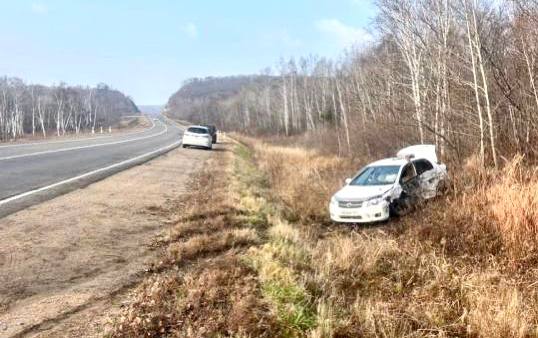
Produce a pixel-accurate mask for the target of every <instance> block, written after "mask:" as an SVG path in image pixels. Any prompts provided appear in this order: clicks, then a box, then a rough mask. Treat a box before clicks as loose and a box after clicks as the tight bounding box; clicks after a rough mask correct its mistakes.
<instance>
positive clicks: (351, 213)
mask: <svg viewBox="0 0 538 338" xmlns="http://www.w3.org/2000/svg"><path fill="white" fill-rule="evenodd" d="M358 215H359V212H358V211H355V210H345V211H342V216H358Z"/></svg>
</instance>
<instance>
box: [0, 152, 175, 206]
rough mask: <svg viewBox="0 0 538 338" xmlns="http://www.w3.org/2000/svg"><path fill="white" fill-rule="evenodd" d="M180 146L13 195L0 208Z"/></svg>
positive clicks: (3, 201)
mask: <svg viewBox="0 0 538 338" xmlns="http://www.w3.org/2000/svg"><path fill="white" fill-rule="evenodd" d="M180 144H181V141H176V142H174V143H172V144H169V145H167V146H164V147H162V148H159V149H157V150H153V151H150V152H149V153H145V154H142V155H138V156H136V157H133V158H130V159H128V160H125V161H121V162H118V163H115V164H112V165H109V166H107V167H103V168H99V169H96V170H92V171H89V172H87V173H84V174H81V175H78V176H75V177H71V178H68V179H66V180H63V181H60V182H56V183H53V184H51V185H47V186H45V187H41V188H37V189H34V190H30V191H27V192H24V193H21V194H18V195H15V196H11V197H8V198H6V199H3V200H0V206H1V205H4V204H7V203H10V202H13V201H16V200H18V199H21V198H24V197H28V196H31V195H33V194H36V193H39V192H42V191H46V190H49V189H52V188H56V187H59V186H61V185H64V184H67V183H71V182H75V181H77V180H80V179H82V178H85V177H89V176H92V175H95V174H97V173H100V172H103V171H107V170H110V169H114V168H117V167H121V166H123V165H126V164H129V163H132V162H135V161H138V160H140V159H142V158H144V157H149V156H151V155H154V154H156V153H159V152H162V151H165V150H168V149H173V148H174V147H176V146H178V145H180Z"/></svg>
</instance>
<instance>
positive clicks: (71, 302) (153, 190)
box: [0, 149, 211, 337]
mask: <svg viewBox="0 0 538 338" xmlns="http://www.w3.org/2000/svg"><path fill="white" fill-rule="evenodd" d="M210 154H211V153H210V152H206V151H198V150H194V149H178V150H174V151H172V152H170V153H168V154H167V155H165V156H163V157H160V158H158V159H156V160H154V161H151V162H148V163H147V164H145V165H141V166H138V167H135V168H132V169H130V170H127V171H125V172H122V173H120V174H117V175H114V176H112V177H110V178H108V179H105V180H103V181H101V182H98V183H96V184H93V185H90V186H89V187H87V188H85V189H82V190H78V191H74V192H71V193H69V194H66V195H63V196H60V197H58V198H56V199H54V200H51V201H48V202H45V203H43V204H40V205H37V206H34V207H31V208H28V209H25V210H23V211H21V212H18V213H16V214H13V215H11V216H8V217H6V218H3V219H1V220H0V238H1V245H0V337H4V336H14V335H17V334H21V333H25V332H26V333H36V332H38V331H40V330H47V329H49V328H50V327H52V326H56V325H58V324H59V322H60V321H61V320H63V319H65V318H66V317H72V316H73V314H75V313H77V312H78V311H81V310H84V311H86V312H87V313H88V314H89V315H87V316H85V317H83V318H81V319H83V320H84V321H85V322H87V324H88V325H89V326H92V325H94V326H95V322H96V321H97V322H98V319H97V318H93V319H94V320H90V319H89V318H90V317H91V313H92V309H93V313H94V314H95V315H96V316H98V317H99V318H101V317H102V313H101V312H102V308H100V307H99V306H97V305H98V304H99V303H102V304H103V305H106V306H105V307H108V305H110V304H107V302H108V303H109V302H111V301H112V300H111V299H110V295H114V294H117V293H122V292H125V290H126V288H128V287H129V286H132V285H134V283H136V282H137V281H139V280H140V279H141V276H142V275H143V274H144V270H145V269H146V267H147V265H148V263H149V262H152V261H153V260H154V259H155V257H156V256H157V254H158V250H156V249H155V247H152V246H151V244H152V240H153V239H154V237H155V236H156V235H157V234H158V233H160V232H162V231H163V230H164V229H166V227H168V226H170V224H172V221H173V219H174V218H177V217H179V216H177V215H176V212H177V210H178V209H177V206H178V205H179V204H181V197H180V196H182V195H183V194H184V193H185V192H186V182H187V181H188V180H189V179H190V177H191V176H192V175H193V173H195V172H196V171H198V170H199V169H200V168H201V167H202V164H203V163H204V161H205V160H206V159H207V158H208V157H209V156H210ZM96 306H97V307H96ZM111 311H112V310H111ZM92 323H93V324H92ZM75 327H84V325H83V324H81V323H78V324H77V325H75ZM68 332H70V331H69V330H68V329H66V331H64V333H65V335H67V336H70V334H68ZM86 332H87V333H88V331H86ZM44 334H45V335H47V334H46V331H45V332H44ZM88 334H89V333H88ZM54 335H55V336H57V335H59V334H54ZM85 335H87V334H85Z"/></svg>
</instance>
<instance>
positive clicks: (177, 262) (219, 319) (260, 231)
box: [109, 138, 538, 338]
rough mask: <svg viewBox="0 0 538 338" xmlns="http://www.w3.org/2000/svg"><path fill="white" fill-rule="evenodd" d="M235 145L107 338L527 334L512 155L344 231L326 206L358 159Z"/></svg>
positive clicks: (528, 218) (522, 202)
mask: <svg viewBox="0 0 538 338" xmlns="http://www.w3.org/2000/svg"><path fill="white" fill-rule="evenodd" d="M241 140H242V142H243V144H228V145H226V146H225V150H227V151H224V152H216V155H215V158H214V159H213V160H214V161H218V163H219V167H222V168H224V169H223V170H222V171H219V172H215V171H209V170H208V171H205V172H203V173H202V174H201V175H200V177H198V178H197V179H196V180H194V182H193V186H192V187H191V189H190V190H191V191H192V193H190V194H189V196H186V197H183V198H182V201H184V204H185V205H184V206H183V207H182V208H180V209H179V210H181V212H178V214H177V221H176V222H175V224H174V225H173V226H172V227H171V228H170V230H169V231H167V232H166V234H164V235H163V236H162V238H160V239H159V241H158V245H159V246H160V247H161V248H162V249H163V255H162V259H161V260H160V261H159V262H156V263H155V265H154V266H153V267H152V273H151V274H150V275H149V276H148V278H147V279H146V280H145V281H144V283H143V284H142V285H140V286H139V287H138V288H137V289H136V290H135V291H134V292H133V294H132V296H131V301H130V303H129V305H128V306H127V307H126V308H125V309H124V310H123V311H122V315H121V316H120V317H118V318H116V319H115V320H114V321H113V325H112V329H111V330H110V332H109V335H110V336H113V337H131V336H148V337H161V336H175V337H499V338H500V337H535V336H538V310H537V309H538V293H537V292H536V282H535V281H536V280H538V269H537V268H538V264H536V262H538V260H536V257H538V256H536V255H535V252H536V250H535V245H536V243H537V241H538V239H537V238H536V235H535V233H536V229H537V228H538V227H536V226H535V219H536V217H535V214H534V212H535V211H534V210H535V208H533V206H535V201H538V197H536V196H538V195H536V193H535V191H538V190H536V189H535V185H536V183H535V182H537V181H536V179H534V178H533V172H532V170H529V169H528V168H526V167H525V166H524V165H523V164H522V160H521V158H515V159H514V160H513V161H512V162H511V163H509V164H507V165H506V167H505V168H504V169H503V170H502V171H497V172H486V171H483V170H478V169H476V167H475V166H473V163H474V162H473V161H472V160H470V161H469V163H467V164H465V170H464V171H463V172H464V173H465V174H462V175H460V176H458V177H457V178H456V179H455V180H454V187H453V188H454V189H452V192H451V193H450V194H448V195H447V196H445V197H443V198H440V199H438V200H435V201H432V202H430V203H428V205H426V206H425V208H424V209H423V210H419V211H417V212H415V213H413V214H411V215H409V216H407V217H405V218H402V219H398V220H393V221H391V222H389V223H386V224H382V225H375V226H362V227H356V228H354V229H351V228H349V227H347V226H338V225H334V224H331V223H330V222H328V220H327V215H326V207H327V206H326V203H327V201H328V200H329V197H330V195H331V194H332V193H333V192H334V191H335V190H336V189H337V188H338V187H339V186H340V184H341V182H340V181H341V180H342V178H344V177H346V176H349V175H351V174H352V173H353V172H354V171H355V170H356V169H357V168H358V166H359V165H360V164H361V161H360V160H359V161H356V160H355V161H351V160H346V159H340V158H335V157H331V156H326V155H321V154H319V153H316V152H314V151H311V150H305V149H302V148H298V147H287V146H276V145H273V144H271V143H267V142H262V141H259V140H256V139H247V138H244V139H241ZM213 167H214V166H211V165H209V166H208V168H213Z"/></svg>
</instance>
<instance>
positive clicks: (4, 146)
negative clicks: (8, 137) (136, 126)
mask: <svg viewBox="0 0 538 338" xmlns="http://www.w3.org/2000/svg"><path fill="white" fill-rule="evenodd" d="M147 119H148V120H150V121H151V127H149V128H148V129H144V130H141V131H135V132H133V133H127V134H123V135H110V136H97V137H88V138H82V139H77V140H65V141H49V142H30V143H20V144H9V145H3V146H0V149H2V148H17V147H29V146H40V145H46V144H57V143H73V142H82V141H91V140H102V139H107V138H111V137H115V136H132V135H137V134H141V133H145V132H147V131H151V130H153V129H154V128H155V127H156V126H155V122H153V119H150V118H149V117H147Z"/></svg>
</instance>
